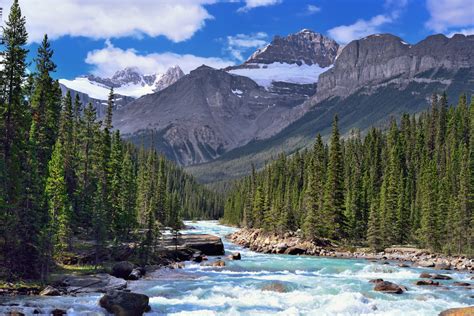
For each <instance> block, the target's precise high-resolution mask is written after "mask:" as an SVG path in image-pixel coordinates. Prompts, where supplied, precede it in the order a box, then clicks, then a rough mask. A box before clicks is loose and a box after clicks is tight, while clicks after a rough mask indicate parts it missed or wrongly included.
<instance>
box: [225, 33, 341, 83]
mask: <svg viewBox="0 0 474 316" xmlns="http://www.w3.org/2000/svg"><path fill="white" fill-rule="evenodd" d="M338 50H339V44H337V43H336V42H335V41H334V40H332V39H330V38H328V37H325V36H323V35H322V34H319V33H316V32H313V31H311V30H308V29H303V30H301V31H300V32H298V33H295V34H290V35H288V36H286V37H281V36H275V38H274V39H273V40H272V42H271V43H270V44H268V45H267V46H265V47H264V48H262V49H258V50H257V51H256V52H255V53H253V54H252V55H251V56H250V58H249V59H247V61H245V63H243V64H242V65H239V66H235V67H229V68H227V71H228V72H229V73H232V74H236V75H240V76H246V77H249V78H251V79H252V80H254V81H255V82H257V83H258V84H259V85H260V86H263V87H265V88H267V89H269V88H271V87H272V83H273V82H286V83H292V84H314V83H316V82H317V81H318V78H319V75H320V74H321V73H323V72H325V71H326V70H328V69H329V68H330V67H331V66H332V64H333V63H334V61H335V59H336V57H337V54H338Z"/></svg>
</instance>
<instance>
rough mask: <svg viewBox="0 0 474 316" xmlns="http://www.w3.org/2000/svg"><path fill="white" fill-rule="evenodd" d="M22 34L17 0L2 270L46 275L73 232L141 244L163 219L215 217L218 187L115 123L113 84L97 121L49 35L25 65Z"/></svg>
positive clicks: (2, 128)
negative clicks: (67, 81) (64, 79)
mask: <svg viewBox="0 0 474 316" xmlns="http://www.w3.org/2000/svg"><path fill="white" fill-rule="evenodd" d="M27 38H28V34H27V31H26V28H25V18H24V17H23V16H22V14H21V10H20V7H19V5H18V1H16V0H15V1H14V3H13V5H12V7H11V12H10V15H9V17H8V21H7V22H6V27H5V28H4V31H3V39H4V42H5V43H4V45H5V47H4V51H3V52H2V57H3V58H2V61H1V70H0V87H1V89H0V278H8V279H15V278H17V277H28V278H39V277H41V278H43V279H44V278H45V277H47V275H48V273H49V271H50V268H51V266H52V264H53V262H54V259H55V258H57V257H59V256H61V254H62V253H63V252H65V251H70V250H71V247H72V239H73V237H80V238H83V239H89V240H94V242H95V243H94V244H95V245H96V246H95V247H96V248H97V250H100V248H102V247H105V245H106V244H107V243H110V242H121V241H128V240H132V239H133V240H135V241H138V242H139V244H140V245H141V246H142V248H143V249H145V250H147V249H149V248H150V245H153V244H154V243H155V242H156V239H157V238H158V237H159V235H160V228H161V227H164V226H170V227H172V228H175V229H177V228H179V227H180V226H181V224H182V222H181V219H182V218H188V219H191V218H217V217H219V215H220V214H221V210H222V204H223V203H222V201H221V199H220V197H219V196H217V195H216V194H214V193H212V192H211V191H209V190H207V189H205V188H204V187H202V186H200V185H199V184H198V183H197V182H195V180H194V179H193V178H192V177H191V176H188V175H186V174H185V173H184V172H183V171H182V170H181V169H180V168H178V167H176V166H175V165H174V164H172V163H170V162H169V161H167V160H165V159H164V157H162V156H160V155H159V154H157V152H156V151H154V150H146V149H144V148H141V149H137V148H136V147H134V146H132V145H131V144H129V143H126V142H124V141H122V140H121V138H120V134H119V132H118V131H115V132H114V131H113V126H112V108H113V106H114V94H113V91H111V93H110V97H109V100H108V106H107V109H108V111H107V115H106V117H105V118H104V120H103V121H98V120H97V117H96V111H95V109H94V108H93V106H92V105H91V104H89V105H83V104H81V102H80V101H79V99H78V98H76V99H75V100H72V99H71V96H70V94H69V93H68V94H67V96H66V97H65V98H62V96H61V91H60V88H59V84H58V82H57V81H56V80H53V78H52V77H51V75H52V73H53V72H54V71H55V69H56V66H55V64H54V62H53V50H52V49H51V47H50V44H49V41H48V37H47V36H45V37H44V40H43V42H42V43H41V45H40V46H39V48H38V52H37V57H36V58H35V60H34V63H35V66H36V70H35V72H34V73H32V74H29V75H27V67H28V64H27V61H26V58H27V54H28V50H27V49H26V48H25V45H26V44H27ZM140 228H145V229H147V230H146V232H147V233H146V234H135V231H136V230H137V229H140ZM97 253H98V251H97Z"/></svg>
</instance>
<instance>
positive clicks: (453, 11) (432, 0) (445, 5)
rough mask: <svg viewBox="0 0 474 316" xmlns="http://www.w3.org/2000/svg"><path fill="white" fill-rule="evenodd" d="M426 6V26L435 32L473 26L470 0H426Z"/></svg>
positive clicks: (472, 4)
mask: <svg viewBox="0 0 474 316" xmlns="http://www.w3.org/2000/svg"><path fill="white" fill-rule="evenodd" d="M426 7H427V9H428V12H429V13H430V19H429V20H428V22H426V26H427V27H428V28H429V29H430V30H433V31H435V32H447V31H448V30H449V29H451V28H465V27H471V26H474V3H473V2H472V0H427V1H426Z"/></svg>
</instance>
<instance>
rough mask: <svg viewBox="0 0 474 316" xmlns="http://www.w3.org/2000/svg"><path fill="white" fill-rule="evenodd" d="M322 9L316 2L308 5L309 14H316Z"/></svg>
mask: <svg viewBox="0 0 474 316" xmlns="http://www.w3.org/2000/svg"><path fill="white" fill-rule="evenodd" d="M320 11H321V8H320V7H318V6H315V5H314V4H308V6H307V7H306V12H307V13H308V14H315V13H318V12H320Z"/></svg>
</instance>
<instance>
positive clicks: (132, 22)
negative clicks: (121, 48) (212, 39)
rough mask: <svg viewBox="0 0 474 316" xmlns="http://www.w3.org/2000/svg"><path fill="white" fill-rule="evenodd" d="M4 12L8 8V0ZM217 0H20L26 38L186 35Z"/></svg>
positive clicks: (179, 38)
mask: <svg viewBox="0 0 474 316" xmlns="http://www.w3.org/2000/svg"><path fill="white" fill-rule="evenodd" d="M8 1H9V3H10V4H9V5H8V6H7V7H6V8H5V13H7V12H9V6H10V5H11V3H12V0H8ZM216 1H217V0H28V1H21V7H22V11H23V14H24V15H25V16H26V19H27V29H28V32H29V35H30V41H33V42H37V41H40V40H41V39H42V37H43V35H44V33H47V34H48V35H49V37H50V38H51V39H56V38H59V37H61V36H66V35H69V36H85V37H89V38H93V39H106V38H112V37H124V36H135V37H140V36H143V35H148V36H151V37H156V36H160V35H163V36H166V37H167V38H168V39H170V40H172V41H174V42H180V41H183V40H186V39H189V38H190V37H192V36H193V34H194V33H195V32H196V31H198V30H199V29H201V28H202V27H203V26H204V24H205V22H206V20H209V19H212V18H213V17H212V16H211V15H210V14H209V12H208V11H207V10H206V8H205V5H206V4H212V3H215V2H216Z"/></svg>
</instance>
